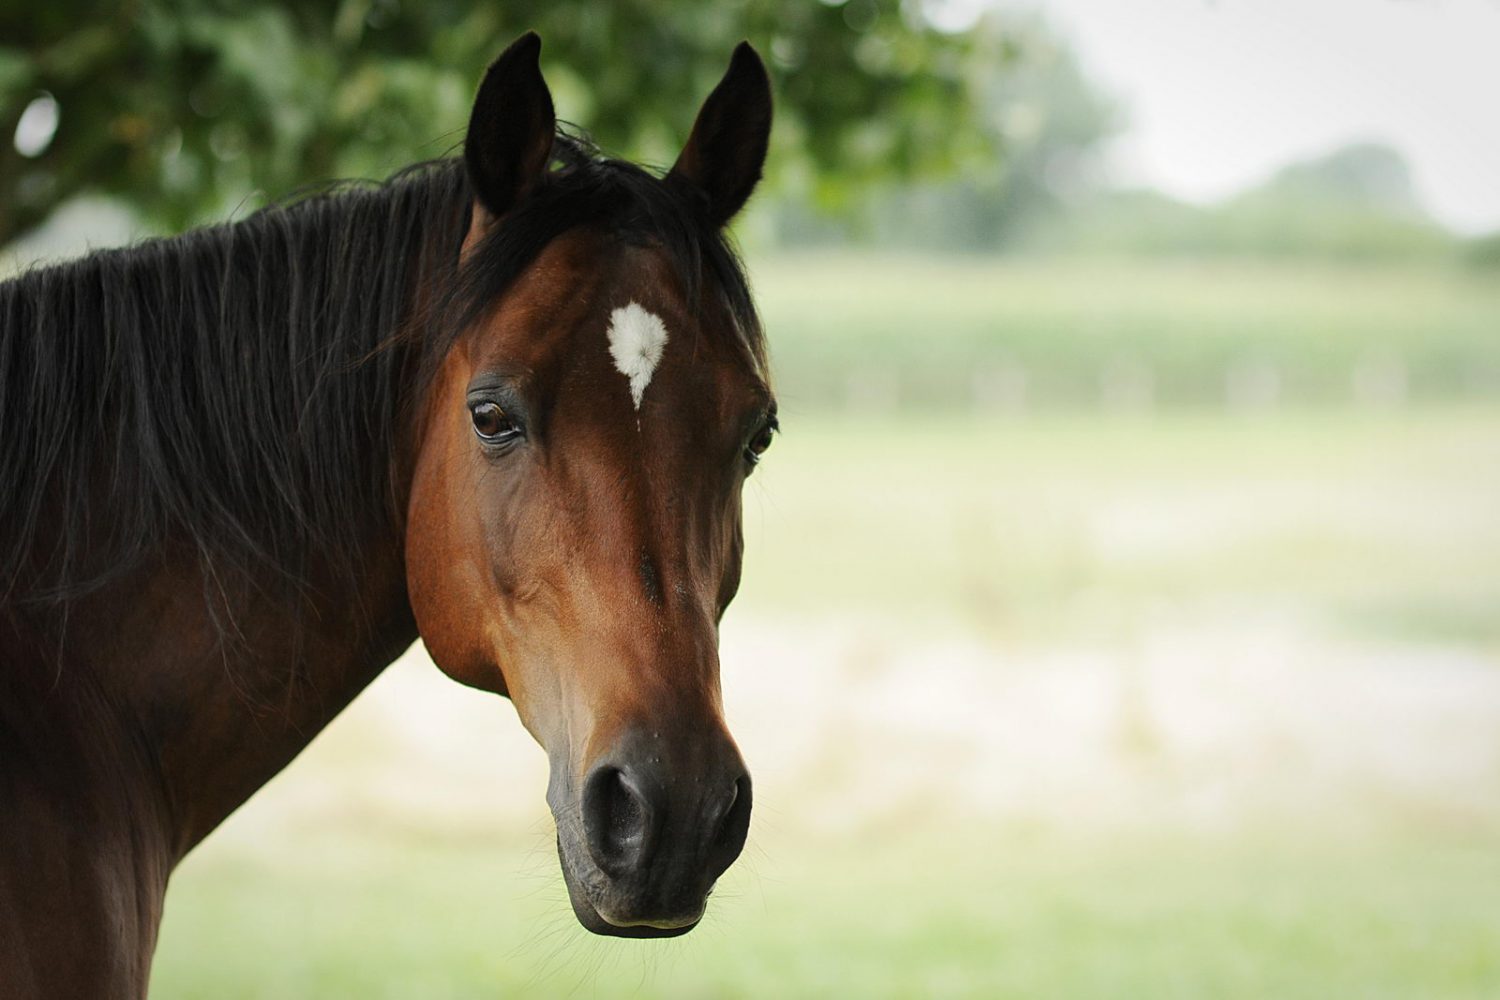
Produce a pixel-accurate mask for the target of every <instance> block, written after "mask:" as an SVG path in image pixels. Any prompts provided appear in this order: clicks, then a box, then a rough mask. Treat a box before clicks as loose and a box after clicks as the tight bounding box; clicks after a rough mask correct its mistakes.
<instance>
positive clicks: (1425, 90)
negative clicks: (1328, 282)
mask: <svg viewBox="0 0 1500 1000" xmlns="http://www.w3.org/2000/svg"><path fill="white" fill-rule="evenodd" d="M997 3H1005V4H1006V5H1007V6H1011V7H1016V6H1023V7H1031V8H1039V9H1041V10H1042V11H1043V13H1044V14H1045V15H1046V17H1047V18H1048V20H1049V21H1050V22H1051V23H1052V24H1053V25H1054V26H1055V27H1057V28H1058V29H1060V30H1061V31H1062V33H1063V34H1065V35H1066V36H1068V37H1069V38H1070V39H1071V41H1072V42H1073V44H1074V47H1075V49H1076V50H1077V52H1078V54H1079V56H1080V59H1081V61H1082V63H1083V65H1084V68H1085V71H1086V72H1087V73H1088V75H1089V76H1090V77H1091V78H1092V79H1093V80H1094V81H1095V82H1096V83H1097V84H1099V85H1100V86H1101V88H1102V89H1104V90H1105V91H1107V92H1109V93H1112V94H1113V95H1114V96H1115V97H1116V99H1117V100H1118V101H1119V102H1120V104H1121V105H1122V106H1123V108H1124V111H1125V128H1124V131H1123V133H1122V134H1121V135H1120V136H1119V137H1118V138H1117V139H1116V140H1115V142H1114V143H1113V144H1112V146H1111V147H1110V149H1109V153H1108V163H1109V166H1110V172H1111V176H1112V177H1114V178H1115V179H1116V180H1118V181H1119V182H1120V183H1122V184H1146V185H1150V186H1154V187H1158V188H1161V189H1162V190H1164V191H1167V192H1168V193H1170V194H1173V195H1176V196H1177V197H1180V198H1185V199H1188V200H1193V201H1210V200H1214V199H1217V198H1221V197H1224V196H1226V195H1229V194H1232V193H1234V192H1236V191H1238V190H1241V189H1243V188H1245V187H1247V186H1249V185H1252V184H1255V183H1257V182H1259V181H1261V180H1264V179H1265V178H1266V177H1267V176H1269V175H1270V174H1271V173H1273V172H1274V171H1275V170H1276V169H1277V168H1278V167H1280V166H1282V165H1284V164H1286V163H1288V162H1291V161H1294V160H1297V159H1303V158H1307V157H1310V156H1317V155H1321V154H1324V153H1327V152H1330V151H1331V150H1333V149H1335V148H1337V147H1339V146H1341V145H1344V144H1346V143H1349V142H1356V141H1377V142H1383V143H1386V144H1388V145H1390V146H1393V147H1395V148H1396V149H1397V150H1399V151H1400V152H1401V153H1402V154H1403V155H1404V156H1405V157H1406V158H1407V161H1408V162H1409V163H1410V164H1411V167H1412V172H1413V179H1414V183H1415V185H1416V188H1417V196H1418V198H1419V199H1420V200H1421V202H1422V203H1423V204H1424V205H1425V206H1426V207H1427V209H1428V210H1429V211H1431V212H1432V213H1433V215H1434V216H1436V217H1437V218H1438V219H1439V220H1441V221H1442V222H1444V223H1445V224H1447V225H1448V226H1450V227H1452V228H1454V229H1456V230H1459V231H1461V232H1466V233H1475V232H1484V231H1489V230H1494V229H1500V0H953V2H952V3H950V4H949V5H948V7H949V9H950V11H951V13H952V14H953V16H957V17H963V16H964V15H965V13H969V14H970V15H972V14H973V13H977V11H978V10H979V9H981V8H982V7H984V6H991V5H995V4H997Z"/></svg>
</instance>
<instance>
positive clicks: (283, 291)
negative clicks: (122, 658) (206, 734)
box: [0, 134, 762, 606]
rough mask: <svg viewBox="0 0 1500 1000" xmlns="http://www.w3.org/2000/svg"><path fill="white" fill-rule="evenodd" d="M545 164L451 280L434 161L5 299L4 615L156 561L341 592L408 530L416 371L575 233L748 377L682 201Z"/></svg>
mask: <svg viewBox="0 0 1500 1000" xmlns="http://www.w3.org/2000/svg"><path fill="white" fill-rule="evenodd" d="M554 158H555V165H554V168H553V169H552V170H551V171H550V172H549V173H548V175H547V176H546V178H545V179H544V181H543V182H542V183H541V184H540V185H539V186H538V188H537V189H536V190H535V191H534V192H533V193H532V194H531V195H530V196H529V197H528V198H527V199H526V200H525V201H524V202H523V203H522V204H521V205H519V206H518V207H517V208H516V209H515V210H514V211H513V212H512V213H511V214H510V215H508V216H507V217H506V219H505V221H504V223H503V224H502V225H501V226H500V227H498V228H497V229H496V230H495V231H494V232H493V233H492V234H491V236H490V237H488V238H487V239H486V240H485V241H484V242H483V243H482V244H481V245H480V246H479V247H478V248H476V251H475V253H474V254H472V255H471V257H470V258H469V260H468V262H467V263H466V265H465V267H464V268H463V269H462V270H460V269H459V268H458V252H459V248H460V245H461V242H462V239H463V236H464V233H465V231H466V229H467V225H468V220H469V208H470V205H471V203H472V195H471V193H470V188H469V183H468V180H467V179H466V177H465V175H464V171H463V167H462V165H461V163H460V162H459V161H456V160H441V161H436V162H434V163H429V164H421V165H418V166H415V167H411V168H408V169H407V170H405V171H402V172H401V173H399V174H397V175H395V176H394V177H392V178H390V179H389V180H387V181H385V182H383V183H379V184H341V185H337V186H335V187H331V188H328V189H325V190H324V191H322V192H321V193H318V194H314V195H311V196H307V197H303V198H300V199H298V200H295V201H291V202H287V203H284V204H279V205H274V206H272V207H270V208H267V209H265V210H263V211H260V212H258V213H256V214H254V215H252V216H250V217H249V218H246V219H244V220H242V221H239V222H235V223H231V224H225V225H218V226H212V227H209V228H204V229H198V230H193V231H191V232H188V233H185V234H183V235H181V236H175V237H170V238H166V239H156V240H149V241H146V242H143V243H140V244H138V245H136V246H132V247H128V248H125V249H119V250H109V251H101V252H96V253H93V254H90V255H89V256H87V257H84V258H82V259H80V260H77V261H74V262H71V263H66V264H62V265H58V266H52V267H46V268H40V269H37V270H33V271H30V272H28V273H26V274H23V275H21V276H19V277H17V278H15V279H13V280H10V281H8V282H5V283H4V284H0V484H3V487H0V606H4V605H5V604H20V603H25V604H28V605H33V606H34V605H49V606H59V605H66V604H67V603H68V602H69V601H70V600H71V599H73V598H75V597H77V596H79V595H81V594H84V593H86V592H88V591H89V590H91V589H93V588H95V587H97V586H99V585H101V584H103V583H106V582H109V581H111V580H114V579H117V578H119V577H120V576H121V575H122V574H124V573H126V572H129V571H130V570H132V569H133V568H135V567H138V566H140V565H141V564H142V562H143V560H145V559H147V558H149V557H151V556H152V555H153V554H156V553H161V552H163V551H164V550H165V549H166V548H167V547H168V546H186V547H187V548H186V549H184V550H183V551H187V552H190V553H192V554H193V555H194V556H195V557H196V558H197V559H198V560H199V562H200V564H201V565H202V567H203V569H204V570H205V573H204V578H205V586H206V587H217V586H220V585H221V581H222V580H223V579H225V578H227V577H230V576H231V575H238V576H239V577H240V578H247V577H248V578H250V579H255V580H257V581H264V580H266V579H274V580H280V581H282V582H283V583H286V584H288V585H290V586H291V587H294V588H301V587H305V586H307V585H308V584H309V583H310V581H309V580H308V579H307V571H308V570H309V568H310V566H311V565H312V563H313V561H314V560H317V564H318V565H320V566H328V567H329V568H331V569H332V570H333V571H335V572H343V573H353V572H355V570H356V567H355V561H356V559H357V556H358V554H359V553H360V551H361V548H362V546H364V545H366V544H367V543H368V541H369V539H370V538H371V537H372V533H374V532H378V531H380V530H384V529H388V528H389V527H390V526H392V525H394V524H396V523H397V522H399V520H400V518H401V516H402V512H401V511H399V510H397V509H396V502H395V491H394V490H393V483H392V471H393V470H392V461H391V460H392V456H393V453H394V450H395V447H396V443H397V436H398V432H399V428H400V427H401V426H402V421H403V419H404V418H405V415H406V413H407V409H408V407H409V406H410V405H411V403H412V402H413V400H414V399H416V398H418V395H419V393H420V390H421V388H422V381H423V379H424V377H425V374H424V373H428V372H430V371H431V370H432V369H433V367H434V365H435V363H436V362H437V361H439V360H440V359H441V358H442V356H443V355H444V354H446V352H447V350H448V348H449V346H450V345H451V343H452V340H453V338H454V337H455V336H457V334H458V333H459V332H460V331H461V330H462V329H463V327H464V325H465V324H466V323H467V322H469V321H472V320H473V319H474V318H475V317H476V316H477V315H478V314H479V313H480V312H482V311H483V310H484V309H485V308H486V307H487V306H488V305H489V304H491V303H493V302H494V301H495V299H496V297H497V296H498V295H500V294H501V293H502V292H503V291H504V290H505V289H506V288H507V287H508V286H509V285H510V284H511V282H512V281H514V280H515V278H516V277H517V276H519V275H520V274H521V273H522V272H523V271H524V270H525V269H526V267H527V266H528V265H529V264H530V263H531V262H532V261H533V260H534V259H535V258H536V256H537V254H538V253H540V252H541V250H542V249H543V248H544V247H545V246H546V245H547V244H548V243H549V242H551V240H552V239H554V238H555V237H557V236H558V235H560V234H561V233H563V232H565V231H567V230H569V229H572V228H574V227H577V226H585V225H588V226H601V227H607V228H608V229H610V230H611V231H614V232H617V233H619V234H620V235H621V236H622V237H624V238H630V239H641V240H649V241H653V242H656V243H659V244H660V245H661V246H662V247H664V248H665V249H666V251H667V252H668V253H669V254H670V256H671V257H672V259H673V260H674V261H675V263H676V264H677V266H678V269H679V271H680V274H681V276H682V280H683V283H684V286H685V287H687V288H689V289H690V290H691V292H692V294H697V292H696V290H697V289H698V288H699V287H700V285H703V284H706V283H712V284H713V285H716V286H718V288H720V289H722V292H723V294H724V295H725V296H726V298H727V301H728V304H729V306H730V308H731V310H732V311H733V313H734V315H735V318H736V319H737V321H738V325H739V327H740V329H741V332H742V335H743V336H745V337H746V338H747V341H748V344H749V346H750V348H751V350H752V352H753V353H754V355H755V356H756V357H757V358H758V359H761V358H762V346H761V340H760V327H759V324H758V322H757V320H756V318H755V313H754V309H753V307H752V305H751V302H750V297H749V292H748V289H747V287H746V283H745V279H744V275H743V272H742V270H741V268H740V266H739V263H738V261H737V259H736V258H735V256H734V253H733V251H732V250H731V248H730V247H729V246H728V245H727V244H726V243H725V242H724V240H723V238H722V237H721V236H720V234H719V233H718V232H717V231H716V230H715V229H714V228H713V227H712V226H710V225H708V224H707V223H706V221H705V217H704V208H703V206H701V205H699V204H698V203H697V202H696V201H695V199H694V197H693V196H692V193H691V192H689V191H685V190H683V189H682V188H681V187H680V186H677V185H674V184H668V183H663V182H661V181H659V180H657V179H656V178H655V177H653V176H651V175H650V174H648V173H646V172H645V171H643V170H641V169H640V168H638V167H635V166H633V165H631V164H629V163H625V162H623V161H619V160H610V159H606V158H603V157H601V156H599V155H598V154H597V153H596V152H595V151H594V150H593V148H592V147H591V146H589V145H588V144H587V142H586V141H584V140H582V139H579V138H576V137H571V136H568V135H562V134H560V135H559V136H558V140H557V144H556V146H555V149H554ZM419 284H420V285H421V287H422V289H423V291H424V293H425V294H424V296H423V299H424V300H425V301H427V302H428V303H429V304H430V308H426V309H418V308H417V307H416V305H415V304H414V303H415V302H416V300H417V298H418V297H417V296H416V295H415V294H414V293H415V292H416V291H417V288H418V285H419Z"/></svg>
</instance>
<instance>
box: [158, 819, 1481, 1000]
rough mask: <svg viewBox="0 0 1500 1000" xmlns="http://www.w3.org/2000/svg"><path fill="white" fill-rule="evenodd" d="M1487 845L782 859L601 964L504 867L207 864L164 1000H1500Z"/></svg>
mask: <svg viewBox="0 0 1500 1000" xmlns="http://www.w3.org/2000/svg"><path fill="white" fill-rule="evenodd" d="M1493 848H1494V845H1493V843H1474V842H1467V841H1464V840H1462V839H1454V840H1451V841H1450V842H1446V843H1432V842H1425V843H1421V844H1414V843H1407V842H1402V841H1400V840H1399V839H1397V840H1394V841H1391V842H1385V843H1380V844H1376V845H1368V844H1354V845H1352V846H1351V845H1349V844H1347V843H1345V844H1341V845H1339V846H1338V847H1336V848H1335V847H1330V846H1329V845H1327V844H1321V843H1311V844H1309V843H1299V842H1296V841H1294V840H1289V839H1287V838H1284V837H1283V838H1281V839H1276V838H1270V839H1262V838H1254V837H1252V838H1245V839H1242V840H1239V841H1235V842H1232V843H1229V844H1225V843H1223V842H1222V841H1218V840H1213V839H1210V840H1204V839H1195V838H1191V837H1169V838H1165V839H1147V840H1143V839H1140V838H1130V837H1125V838H1115V839H1113V840H1109V841H1101V840H1097V839H1086V840H1076V839H1071V838H1069V837H1067V836H1061V837H1059V836H1055V835H1054V836H1046V837H1043V836H1038V835H1034V834H1026V833H1024V832H1016V831H1012V832H1008V833H1007V832H1003V831H995V832H993V833H991V834H989V835H987V836H985V837H983V838H980V837H976V836H975V832H974V831H965V830H961V829H954V830H950V831H939V830H927V831H924V832H913V833H910V834H905V835H900V836H895V837H893V836H891V835H889V834H887V835H886V836H885V837H883V838H880V839H876V840H870V839H865V840H862V841H860V842H856V843H854V844H851V843H849V842H846V841H842V840H830V839H826V838H825V839H821V840H812V841H802V842H799V843H796V844H790V843H786V842H782V843H776V844H772V845H771V846H770V847H769V848H765V849H763V850H762V852H761V856H760V857H759V858H757V859H754V860H753V862H752V863H753V864H754V871H750V870H745V869H742V870H737V871H736V872H735V873H734V874H733V875H732V876H731V877H729V878H728V879H726V882H727V883H728V885H727V887H726V888H725V889H724V890H723V891H722V892H721V893H720V894H718V898H716V899H715V900H714V902H713V903H712V904H711V913H710V916H709V918H708V920H707V922H706V923H705V924H704V926H702V927H700V928H699V929H698V930H696V931H695V932H694V933H693V934H692V935H690V936H689V937H687V938H685V939H682V940H679V941H672V942H665V943H653V944H640V943H626V942H612V941H603V940H600V939H596V938H590V937H588V936H587V935H586V934H585V933H584V932H583V931H581V930H579V929H578V928H576V927H574V926H572V918H571V916H569V915H568V914H567V912H566V910H565V908H564V907H562V906H561V905H560V899H558V898H557V897H558V896H559V894H560V893H561V887H560V885H556V884H555V883H556V877H555V875H554V876H553V877H552V879H551V883H552V884H547V885H544V886H543V887H542V888H540V889H538V890H536V891H534V892H532V893H531V894H523V893H518V891H517V884H518V882H519V881H520V879H519V878H518V874H517V873H518V872H520V871H524V870H525V869H526V868H527V867H528V865H529V864H530V863H531V862H530V861H528V859H527V857H526V855H525V853H524V852H523V851H522V850H521V849H520V848H518V847H516V846H515V845H512V844H507V843H504V842H503V841H502V842H501V843H498V844H485V843H482V842H478V841H467V842H458V843H453V842H444V841H441V840H439V841H407V840H401V839H395V840H390V841H384V842H381V843H379V844H378V845H377V846H373V847H372V846H368V845H361V844H360V843H359V836H358V835H357V834H353V833H349V832H345V833H343V834H342V835H341V836H340V837H339V838H338V840H337V841H335V842H330V841H325V842H322V843H310V844H307V845H303V849H302V851H301V852H300V853H299V855H298V856H295V857H288V858H278V859H277V860H275V861H274V862H272V861H264V860H254V859H245V858H240V859H217V860H212V859H208V858H205V859H203V861H202V863H201V864H199V863H190V864H189V866H188V868H187V869H186V871H185V873H184V875H183V877H182V878H181V880H180V881H181V884H180V886H179V887H178V888H177V889H176V890H175V891H174V896H173V900H172V907H171V910H170V912H169V916H168V920H167V923H166V926H165V929H164V932H163V940H162V947H161V949H160V953H159V956H158V962H157V968H156V973H155V980H154V981H155V989H154V990H153V995H154V996H157V997H167V998H188V997H193V998H197V997H203V998H210V997H212V998H223V1000H234V998H247V1000H248V998H266V1000H272V998H276V1000H279V998H282V997H287V996H317V997H323V998H330V1000H332V998H345V997H347V998H373V997H391V998H396V997H416V996H420V997H432V998H442V997H454V998H457V997H475V996H561V995H578V996H606V997H614V996H667V997H703V996H714V997H763V996H791V997H821V996H833V995H838V996H861V997H911V996H954V997H958V996H963V997H1036V996H1066V997H1143V998H1146V997H1149V998H1156V997H1162V996H1190V997H1196V996H1215V997H1245V998H1252V997H1254V998H1258V997H1265V996H1277V997H1308V998H1318V997H1327V996H1360V997H1392V998H1395V997H1411V996H1423V997H1455V998H1456V997H1473V998H1480V997H1485V996H1492V995H1494V992H1495V991H1496V990H1500V951H1497V950H1496V949H1495V947H1494V942H1495V941H1496V940H1497V939H1500V910H1497V908H1496V907H1495V905H1494V901H1495V899H1496V898H1500V860H1497V855H1496V853H1495V851H1494V849H1493Z"/></svg>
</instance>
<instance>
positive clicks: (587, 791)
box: [583, 767, 651, 875]
mask: <svg viewBox="0 0 1500 1000" xmlns="http://www.w3.org/2000/svg"><path fill="white" fill-rule="evenodd" d="M650 819H651V817H650V815H649V807H648V804H647V802H646V799H645V797H644V796H642V795H641V793H640V792H639V791H638V790H637V789H636V788H635V786H634V784H633V783H632V782H631V781H630V779H629V778H628V777H627V776H626V774H625V772H624V771H622V770H620V769H619V768H617V767H599V768H595V769H594V773H593V774H591V775H589V778H588V782H587V783H586V784H585V785H584V790H583V832H584V839H585V840H586V841H587V843H588V848H589V854H590V855H592V856H593V859H594V863H595V864H597V865H598V866H599V867H600V868H601V869H603V870H604V871H606V872H608V873H610V874H611V875H620V874H623V873H625V872H627V871H630V870H631V869H635V868H639V867H641V866H642V865H643V864H644V863H645V860H646V852H647V848H648V846H649V845H648V844H647V840H648V833H649V831H650Z"/></svg>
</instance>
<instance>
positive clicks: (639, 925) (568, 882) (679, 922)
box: [557, 837, 708, 938]
mask: <svg viewBox="0 0 1500 1000" xmlns="http://www.w3.org/2000/svg"><path fill="white" fill-rule="evenodd" d="M557 847H558V854H559V855H560V856H561V861H562V872H563V884H564V885H565V886H567V889H568V902H569V903H571V904H572V906H573V915H574V916H575V917H577V918H578V922H579V923H580V924H582V925H583V928H584V930H587V931H590V932H591V933H594V934H599V935H601V936H604V937H621V938H670V937H679V936H680V935H683V934H686V933H687V932H688V931H690V930H692V929H693V928H694V927H697V926H698V924H699V923H700V922H701V921H702V920H703V914H704V913H705V912H706V911H707V909H708V899H707V898H706V897H705V898H704V900H703V902H702V903H700V904H699V906H698V912H697V913H696V914H694V915H692V916H690V917H675V918H672V917H667V918H661V919H649V918H645V919H640V920H634V919H629V918H624V917H620V916H619V915H618V914H609V915H607V914H605V913H604V912H603V911H602V910H600V909H599V907H598V906H596V905H595V904H594V901H593V900H592V899H590V898H589V895H590V894H589V891H588V889H587V887H586V886H587V881H586V880H585V879H581V878H578V877H576V876H575V875H574V873H573V871H572V869H571V868H570V867H569V864H568V857H567V852H566V850H564V848H563V845H562V838H561V837H559V838H558V845H557Z"/></svg>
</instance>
